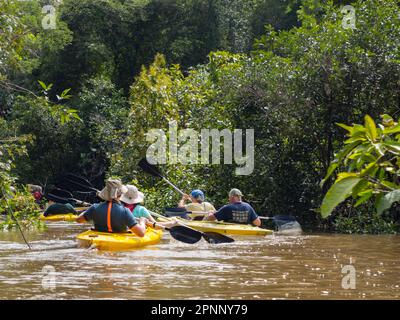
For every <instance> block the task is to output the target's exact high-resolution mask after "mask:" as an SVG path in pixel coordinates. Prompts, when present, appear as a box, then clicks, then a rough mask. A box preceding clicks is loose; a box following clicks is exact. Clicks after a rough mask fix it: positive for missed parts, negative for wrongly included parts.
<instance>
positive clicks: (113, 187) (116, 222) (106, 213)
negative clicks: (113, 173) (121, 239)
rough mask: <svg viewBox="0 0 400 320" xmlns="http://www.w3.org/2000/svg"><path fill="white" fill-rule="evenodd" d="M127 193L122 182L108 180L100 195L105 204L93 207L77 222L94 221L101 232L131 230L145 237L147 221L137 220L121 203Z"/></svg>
mask: <svg viewBox="0 0 400 320" xmlns="http://www.w3.org/2000/svg"><path fill="white" fill-rule="evenodd" d="M127 191H128V188H127V187H126V186H124V185H123V184H122V183H121V181H120V180H115V179H108V180H107V181H106V186H105V187H104V189H103V190H101V191H100V192H99V193H98V196H99V197H100V198H101V199H103V200H104V202H102V203H97V204H94V205H92V206H91V207H90V208H89V209H88V210H86V211H85V212H83V213H82V214H81V215H79V217H78V218H77V220H76V221H77V222H79V223H83V222H86V221H93V223H94V228H95V230H97V231H101V232H111V233H119V232H126V231H127V230H128V229H129V230H130V231H132V232H133V233H134V234H136V235H137V236H139V237H144V235H145V233H146V224H147V219H146V218H144V217H143V218H139V219H135V218H134V217H133V215H132V213H131V212H130V211H129V209H128V208H125V207H124V206H123V204H122V203H121V201H120V200H121V197H122V196H123V195H124V194H125V193H126V192H127ZM137 220H139V221H137Z"/></svg>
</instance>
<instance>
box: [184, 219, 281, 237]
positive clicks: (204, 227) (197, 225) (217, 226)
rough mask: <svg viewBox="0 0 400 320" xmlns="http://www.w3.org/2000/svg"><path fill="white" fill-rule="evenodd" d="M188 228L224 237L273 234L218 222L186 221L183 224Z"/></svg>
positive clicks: (243, 225) (244, 226) (253, 228)
mask: <svg viewBox="0 0 400 320" xmlns="http://www.w3.org/2000/svg"><path fill="white" fill-rule="evenodd" d="M183 223H184V224H185V225H187V226H188V227H191V228H193V229H196V230H199V231H203V232H217V233H221V234H226V235H242V236H266V235H270V234H273V233H274V232H273V231H272V230H269V229H263V228H259V227H255V226H251V225H246V224H237V223H228V222H220V221H190V220H189V221H187V220H184V222H183Z"/></svg>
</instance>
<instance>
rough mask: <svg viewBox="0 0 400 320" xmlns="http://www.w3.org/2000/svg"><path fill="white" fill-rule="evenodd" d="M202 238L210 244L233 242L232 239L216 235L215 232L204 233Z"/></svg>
mask: <svg viewBox="0 0 400 320" xmlns="http://www.w3.org/2000/svg"><path fill="white" fill-rule="evenodd" d="M203 238H204V240H206V241H207V242H208V243H212V244H218V243H232V242H235V240H234V239H232V238H230V237H228V236H225V235H223V234H220V233H217V232H204V233H203Z"/></svg>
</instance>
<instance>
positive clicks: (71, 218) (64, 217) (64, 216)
mask: <svg viewBox="0 0 400 320" xmlns="http://www.w3.org/2000/svg"><path fill="white" fill-rule="evenodd" d="M87 209H88V207H78V208H75V210H76V211H77V212H78V213H81V212H83V211H85V210H87ZM76 217H77V215H74V214H73V213H60V214H53V215H51V216H47V217H45V216H44V215H43V214H42V215H41V216H40V218H39V219H40V220H43V221H68V222H75V220H76Z"/></svg>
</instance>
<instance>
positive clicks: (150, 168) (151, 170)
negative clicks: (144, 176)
mask: <svg viewBox="0 0 400 320" xmlns="http://www.w3.org/2000/svg"><path fill="white" fill-rule="evenodd" d="M138 165H139V167H140V168H141V169H142V170H143V171H144V172H146V173H148V174H150V175H152V176H154V177H157V178H161V179H163V180H164V181H165V182H167V183H168V184H169V185H170V186H171V187H172V188H174V189H175V190H176V191H178V192H179V193H180V194H181V195H184V194H185V193H184V192H183V191H182V190H181V189H179V188H178V187H177V186H175V185H174V184H173V183H172V182H171V181H169V180H168V179H167V178H165V177H164V176H163V175H162V174H161V172H160V171H159V170H158V168H157V167H156V166H155V165H152V164H150V163H149V162H148V161H147V159H146V158H143V159H142V160H140V161H139V164H138Z"/></svg>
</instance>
